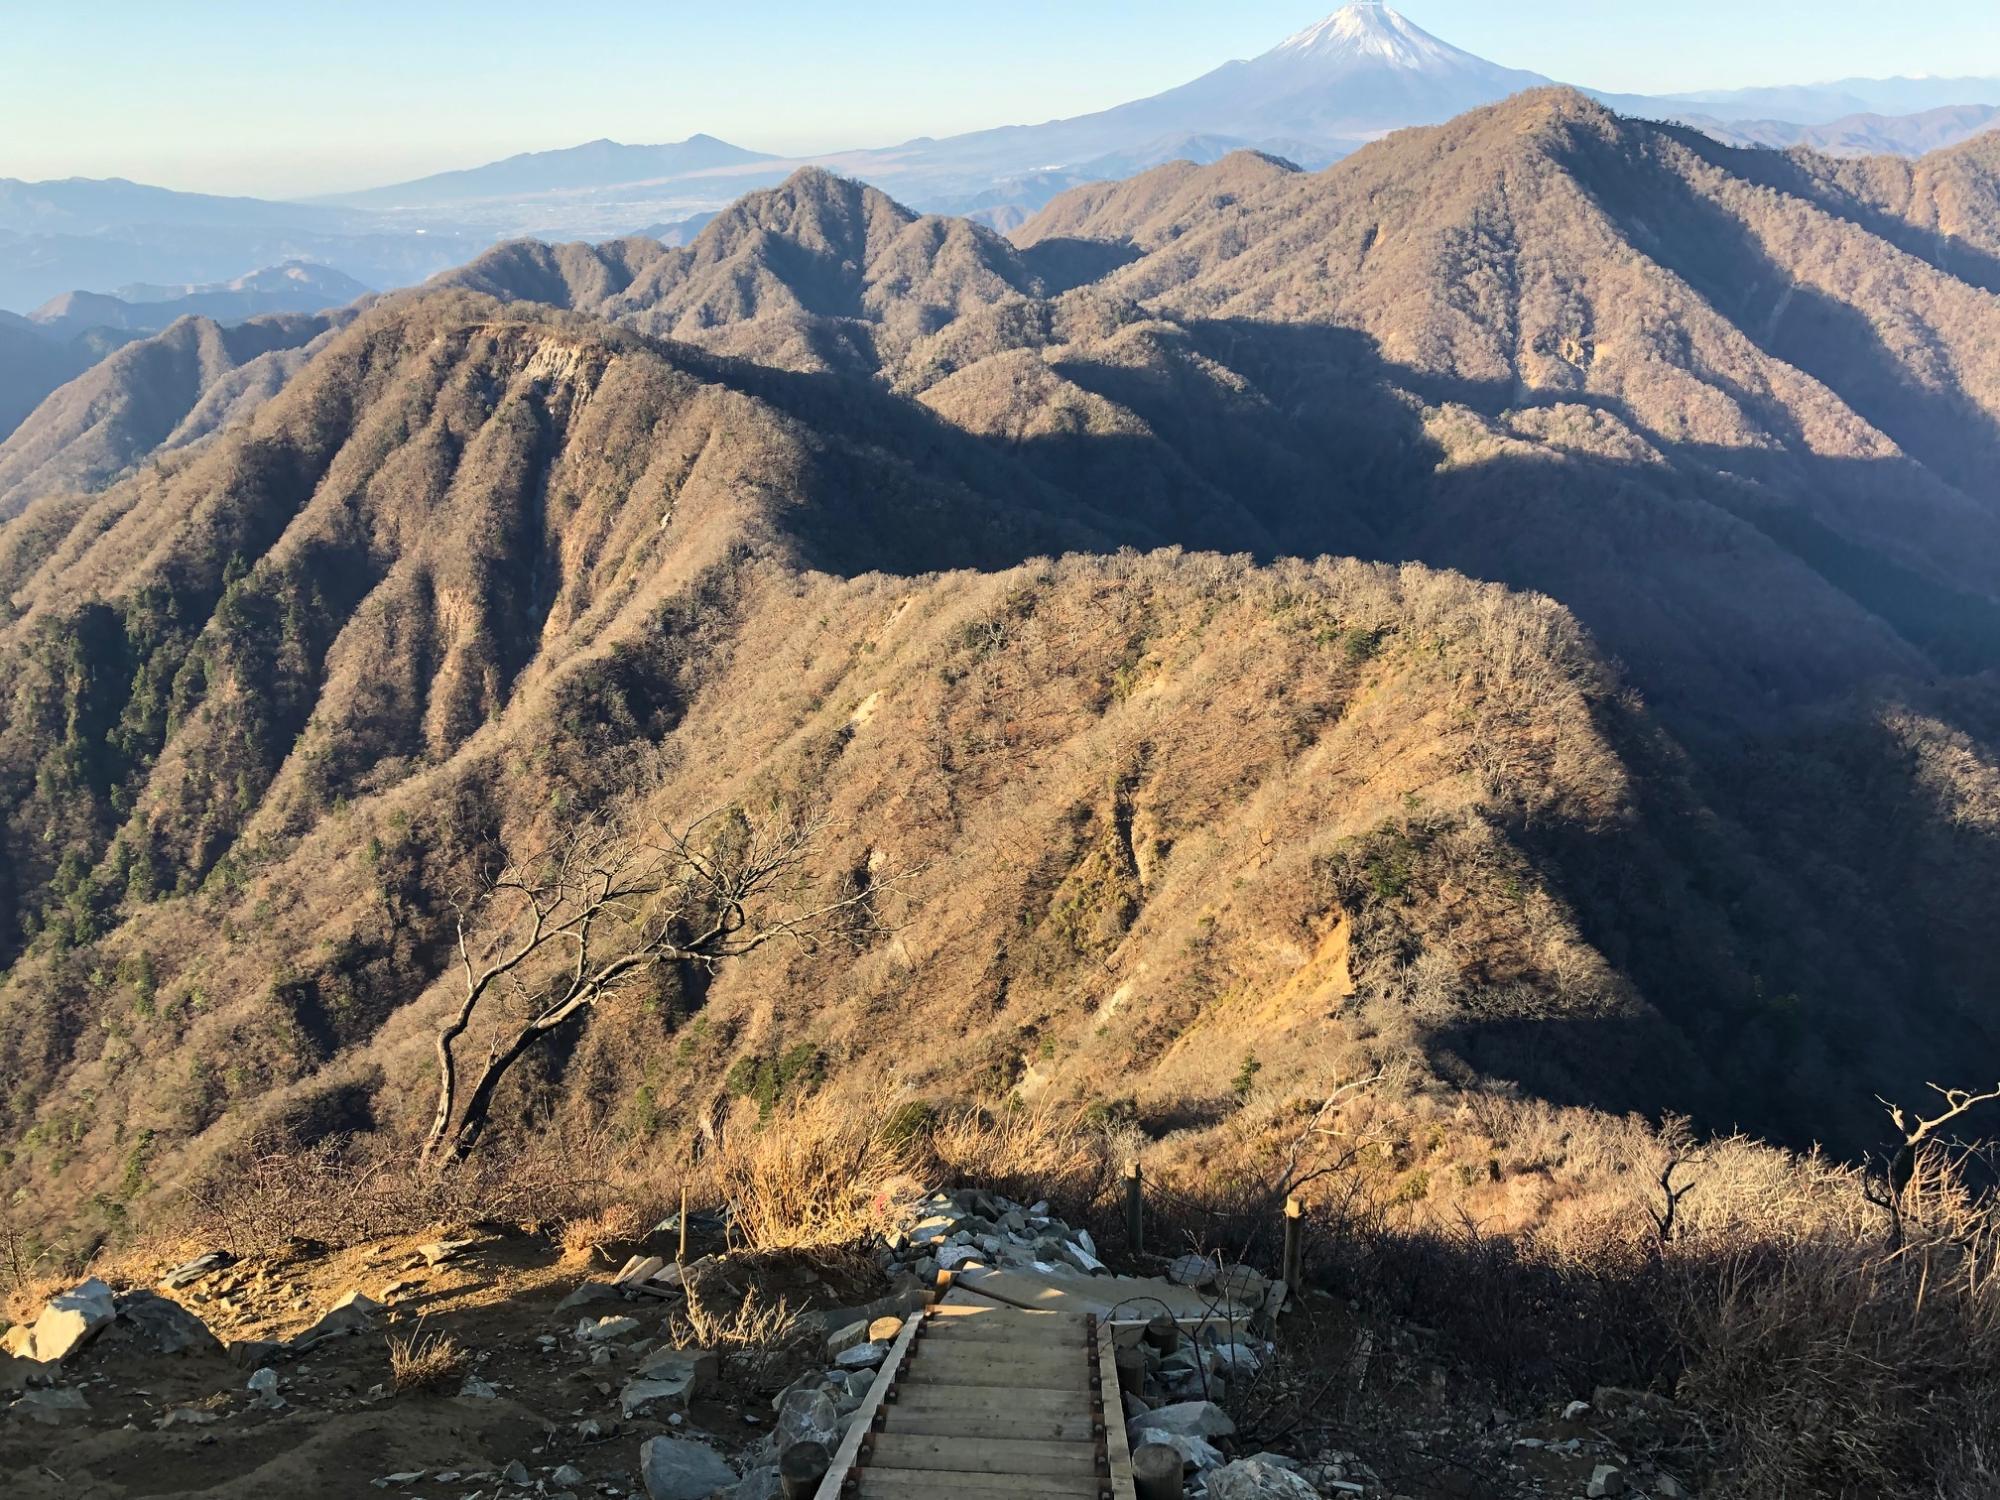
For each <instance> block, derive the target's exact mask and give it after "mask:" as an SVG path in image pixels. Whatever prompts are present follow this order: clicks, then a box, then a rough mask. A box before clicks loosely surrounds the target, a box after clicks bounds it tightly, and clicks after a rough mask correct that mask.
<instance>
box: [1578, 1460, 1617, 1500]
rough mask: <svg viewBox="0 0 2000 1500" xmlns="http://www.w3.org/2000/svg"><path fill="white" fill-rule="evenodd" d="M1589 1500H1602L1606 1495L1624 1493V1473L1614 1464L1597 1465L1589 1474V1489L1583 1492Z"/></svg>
mask: <svg viewBox="0 0 2000 1500" xmlns="http://www.w3.org/2000/svg"><path fill="white" fill-rule="evenodd" d="M1584 1493H1585V1494H1586V1495H1588V1496H1590V1500H1604V1497H1606V1496H1608V1495H1622V1494H1624V1493H1625V1471H1624V1470H1623V1469H1621V1468H1619V1467H1618V1466H1617V1465H1616V1464H1599V1465H1598V1466H1597V1467H1596V1468H1595V1469H1593V1470H1591V1472H1590V1487H1589V1488H1588V1489H1586V1490H1585V1491H1584Z"/></svg>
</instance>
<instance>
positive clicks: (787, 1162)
mask: <svg viewBox="0 0 2000 1500" xmlns="http://www.w3.org/2000/svg"><path fill="white" fill-rule="evenodd" d="M879 1119H880V1116H879V1114H878V1113H877V1112H876V1109H874V1108H868V1107H864V1106H863V1105H862V1104H861V1101H859V1100H857V1099H855V1098H853V1097H851V1096H848V1095H844V1094H838V1093H826V1094H820V1095H816V1096H813V1097H810V1098H808V1099H806V1100H804V1101H802V1102H798V1103H794V1104H792V1105H790V1106H788V1107H786V1108H784V1109H782V1110H781V1111H780V1112H779V1113H778V1114H776V1115H775V1116H774V1117H773V1118H772V1119H771V1120H769V1121H768V1122H766V1123H765V1124H763V1125H762V1126H759V1127H757V1128H755V1129H746V1130H738V1131H732V1132H730V1133H729V1134H728V1135H727V1136H726V1137H725V1139H724V1143H723V1145H722V1146H721V1148H720V1149H719V1150H718V1151H717V1152H716V1153H715V1154H714V1155H713V1156H712V1157H711V1158H710V1160H709V1162H708V1164H707V1168H708V1175H709V1180H710V1182H711V1183H712V1184H713V1188H714V1191H715V1193H716V1194H717V1196H719V1197H720V1198H721V1199H722V1200H723V1201H724V1202H726V1203H728V1205H729V1207H730V1210H731V1213H732V1216H733V1218H732V1224H733V1228H734V1232H735V1233H736V1234H737V1235H739V1236H740V1237H741V1239H742V1240H743V1242H744V1243H745V1244H746V1245H747V1246H748V1247H749V1248H750V1249H752V1250H754V1251H759V1252H764V1253H769V1252H774V1251H785V1250H793V1251H832V1250H837V1249H845V1248H847V1247H851V1246H853V1245H856V1244H859V1243H862V1242H864V1241H866V1240H867V1239H868V1237H869V1236H870V1235H871V1233H874V1232H879V1231H880V1230H881V1229H883V1228H885V1227H886V1226H887V1225H888V1223H889V1222H890V1220H891V1218H892V1210H893V1203H892V1200H891V1199H890V1197H889V1196H888V1194H889V1191H890V1190H891V1188H892V1185H893V1184H894V1183H895V1181H896V1180H897V1179H899V1178H905V1179H906V1178H908V1177H909V1175H910V1173H911V1170H912V1169H913V1167H915V1166H916V1165H917V1163H916V1161H915V1160H914V1159H913V1157H912V1155H911V1153H910V1152H909V1150H908V1148H907V1146H906V1145H904V1144H900V1143H897V1142H895V1141H893V1140H890V1139H885V1137H884V1133H883V1132H882V1130H881V1129H880V1128H879V1125H878V1121H879Z"/></svg>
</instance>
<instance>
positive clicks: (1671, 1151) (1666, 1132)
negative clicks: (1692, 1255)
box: [1646, 1114, 1706, 1245]
mask: <svg viewBox="0 0 2000 1500" xmlns="http://www.w3.org/2000/svg"><path fill="white" fill-rule="evenodd" d="M1660 1143H1661V1145H1663V1146H1664V1147H1665V1148H1666V1161H1665V1162H1664V1163H1663V1164H1662V1165H1661V1167H1660V1177H1659V1183H1660V1207H1658V1208H1648V1209H1647V1210H1646V1213H1647V1215H1648V1216H1649V1217H1651V1219H1652V1221H1653V1232H1654V1233H1655V1234H1656V1235H1657V1236H1658V1237H1659V1241H1660V1243H1661V1244H1662V1245H1670V1244H1672V1243H1673V1240H1674V1236H1675V1234H1677V1233H1678V1232H1679V1230H1680V1223H1679V1215H1680V1209H1681V1199H1683V1198H1685V1197H1686V1196H1687V1195H1688V1194H1689V1193H1691V1192H1693V1191H1694V1190H1695V1188H1696V1186H1698V1183H1696V1182H1684V1183H1682V1184H1681V1185H1680V1186H1679V1187H1676V1186H1674V1177H1675V1176H1676V1174H1678V1173H1679V1171H1680V1170H1681V1168H1682V1167H1696V1166H1700V1165H1701V1164H1702V1162H1703V1161H1704V1160H1706V1158H1705V1156H1704V1155H1703V1153H1702V1152H1701V1151H1700V1150H1698V1149H1697V1148H1696V1145H1695V1138H1694V1122H1693V1121H1692V1120H1690V1119H1689V1118H1688V1117H1687V1116H1686V1115H1673V1114H1670V1115H1668V1116H1667V1117H1666V1118H1665V1119H1664V1120H1663V1121H1661V1122H1660Z"/></svg>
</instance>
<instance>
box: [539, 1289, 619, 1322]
mask: <svg viewBox="0 0 2000 1500" xmlns="http://www.w3.org/2000/svg"><path fill="white" fill-rule="evenodd" d="M624 1300H625V1293H624V1291H623V1290H622V1289H621V1288H619V1287H615V1286H613V1285H611V1283H609V1282H608V1281H586V1282H585V1283H584V1284H583V1285H582V1286H580V1287H578V1288H577V1289H576V1290H575V1291H573V1292H571V1293H570V1294H569V1295H568V1296H567V1297H565V1298H563V1299H562V1301H560V1302H558V1303H557V1304H556V1315H557V1316H558V1317H560V1316H561V1315H562V1314H564V1313H569V1312H574V1311H576V1309H578V1308H579V1307H588V1306H589V1305H590V1304H591V1303H593V1302H623V1301H624Z"/></svg>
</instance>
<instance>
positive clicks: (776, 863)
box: [422, 809, 921, 1163]
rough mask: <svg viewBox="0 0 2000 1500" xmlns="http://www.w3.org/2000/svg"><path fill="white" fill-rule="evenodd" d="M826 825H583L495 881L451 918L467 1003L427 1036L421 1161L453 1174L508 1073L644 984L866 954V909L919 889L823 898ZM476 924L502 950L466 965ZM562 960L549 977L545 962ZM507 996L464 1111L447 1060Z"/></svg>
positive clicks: (875, 884)
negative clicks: (671, 975) (766, 955)
mask: <svg viewBox="0 0 2000 1500" xmlns="http://www.w3.org/2000/svg"><path fill="white" fill-rule="evenodd" d="M829 829H830V823H829V820H828V818H827V817H826V815H825V814H824V813H817V812H815V813H807V814H797V813H791V812H782V811H781V812H779V813H777V814H774V815H773V816H772V817H771V818H769V819H768V820H765V821H762V822H759V821H757V820H755V819H752V818H750V817H748V816H747V815H745V814H744V813H742V812H741V811H740V810H736V809H731V810H728V811H725V812H720V813H710V814H708V815H707V816H705V817H702V818H699V819H697V820H696V821H695V822H693V823H692V824H689V825H688V826H687V827H686V828H684V829H679V830H675V829H666V830H664V831H662V832H661V833H660V834H659V836H658V838H657V841H654V840H650V839H646V838H642V837H640V836H637V835H635V834H633V833H631V832H629V831H628V830H627V829H626V828H624V827H623V826H622V825H620V824H619V823H617V822H615V821H609V820H593V821H589V822H585V823H582V824H579V825H578V826H576V827H575V828H573V829H571V830H569V831H568V832H566V833H564V834H563V835H562V837H560V838H559V839H557V840H556V842H555V843H553V844H552V845H550V846H549V847H548V848H546V849H543V850H539V851H537V852H536V853H534V854H531V855H529V856H528V857H527V858H525V859H522V860H519V861H517V862H515V863H512V864H510V865H508V866H507V867H506V868H504V869H502V870H500V871H499V872H498V873H497V874H496V875H494V876H492V877H491V878H490V879H489V880H488V881H486V882H485V883H484V884H483V885H482V886H481V887H479V888H478V889H476V890H474V891H472V892H470V893H468V894H467V895H466V896H464V897H462V898H461V899H460V900H459V902H458V910H459V920H458V958H459V971H460V974H461V977H462V982H463V985H464V997H463V999H462V1000H461V1001H460V1002H459V1004H458V1007H457V1008H456V1009H455V1010H454V1011H453V1013H452V1014H451V1016H450V1017H449V1018H447V1020H446V1021H445V1023H444V1024H443V1025H442V1026H441V1027H439V1029H438V1032H437V1036H436V1050H437V1076H438V1093H437V1105H436V1109H435V1111H434V1112H433V1115H432V1119H431V1127H430V1131H429V1133H428V1134H427V1136H426V1137H425V1140H424V1147H423V1153H422V1160H423V1161H424V1162H425V1163H431V1162H433V1161H438V1160H444V1161H456V1160H462V1159H463V1158H464V1157H465V1156H466V1155H467V1154H469V1153H470V1152H471V1150H472V1149H473V1147H474V1146H476V1145H477V1144H478V1141H479V1137H480V1136H481V1134H482V1133H483V1132H484V1131H485V1128H486V1124H487V1120H488V1117H489V1115H490V1114H491V1111H492V1104H493V1096H494V1093H495V1091H496V1090H497V1089H498V1087H499V1085H500V1083H501V1080H502V1079H504V1078H505V1077H506V1075H507V1072H508V1070H509V1069H511V1068H512V1067H513V1065H514V1064H515V1063H516V1062H518V1061H519V1060H520V1059H521V1058H522V1057H523V1056H524V1055H525V1054H526V1053H528V1052H529V1051H530V1050H532V1049H533V1048H534V1046H535V1045H536V1044H537V1043H538V1042H540V1041H541V1040H542V1039H543V1038H545V1037H547V1036H549V1035H550V1034H551V1033H553V1032H555V1031H556V1030H558V1029H559V1028H560V1027H562V1026H563V1025H564V1024H566V1023H567V1022H569V1021H570V1020H572V1019H574V1018H575V1017H577V1016H578V1015H580V1014H581V1013H582V1012H584V1011H585V1010H588V1009H589V1008H590V1007H592V1006H594V1005H596V1004H597V1003H598V1002H599V1001H601V1000H604V999H606V998H608V997H610V996H612V995H615V994H617V993H619V992H620V991H622V990H623V989H625V988H626V987H627V986H628V985H630V984H632V983H634V982H635V981H637V980H638V979H640V978H641V977H642V976H643V975H645V974H646V973H647V972H648V971H650V970H654V969H657V968H659V967H661V966H664V965H671V964H695V965H699V966H701V967H703V968H706V969H709V970H713V969H714V968H715V967H716V966H717V965H719V964H721V963H722V962H724V961H725V960H728V959H732V958H741V957H743V956H745V955H747V954H750V953H753V952H755V951H756V950H757V949H759V948H762V947H765V946H766V945H768V944H770V943H773V942H777V941H779V940H780V939H785V940H789V941H793V942H797V943H799V944H801V945H803V946H805V947H807V948H813V947H816V946H817V945H818V944H820V943H822V942H826V941H839V940H846V941H850V942H854V943H859V942H861V941H863V940H864V939H865V938H866V937H867V936H869V935H872V934H873V933H874V932H876V931H877V930H878V919H877V914H876V912H875V910H874V903H875V901H876V899H877V898H878V897H879V896H881V895H882V894H883V893H884V892H885V891H887V890H888V889H890V888H892V887H895V886H899V885H902V884H904V883H906V882H907V881H909V880H910V879H912V878H914V877H915V876H916V875H917V874H918V873H920V869H921V867H916V868H912V869H906V870H900V871H895V872H891V873H887V874H870V873H854V874H850V875H849V876H847V877H846V878H845V879H843V880H841V881H839V882H838V883H837V885H835V886H834V887H833V889H832V890H831V891H825V890H822V889H821V880H820V877H819V875H818V874H817V872H816V871H815V869H814V866H815V864H816V863H817V861H818V860H819V858H820V857H821V856H822V855H823V853H824V852H825V844H826V838H827V835H828V832H829ZM482 915H484V916H486V917H488V918H489V919H491V920H492V921H494V922H496V923H497V927H498V931H499V933H500V936H499V937H498V938H497V939H496V940H494V942H493V944H492V948H491V950H490V951H489V952H487V953H486V954H484V955H482V956H475V951H474V946H473V939H472V937H471V929H472V927H473V926H474V925H475V922H476V920H477V919H478V918H479V917H481V916H482ZM558 954H559V955H561V959H562V962H561V967H560V969H559V970H558V969H556V968H555V965H554V964H553V963H552V962H551V960H552V959H553V958H554V957H555V956H556V955H558ZM496 991H503V992H505V993H506V994H507V995H508V996H509V998H510V999H511V1001H512V1002H513V1003H512V1005H511V1006H510V1010H511V1012H512V1013H513V1016H514V1017H515V1019H511V1020H509V1021H507V1022H504V1023H502V1024H501V1025H500V1026H499V1027H498V1028H497V1029H496V1031H495V1033H494V1035H493V1038H492V1040H491V1042H490V1043H489V1045H488V1047H487V1052H486V1058H485V1061H484V1063H483V1064H482V1065H481V1068H480V1071H479V1073H478V1075H477V1077H476V1078H474V1079H473V1081H472V1086H471V1088H470V1089H469V1090H468V1091H466V1092H465V1094H464V1102H463V1104H462V1105H461V1104H460V1080H459V1076H458V1060H457V1056H456V1046H457V1043H458V1041H459V1039H460V1038H461V1037H462V1036H463V1035H464V1034H465V1032H466V1031H467V1030H468V1029H469V1028H470V1027H471V1025H472V1022H473V1019H474V1017H475V1015H476V1014H477V1013H478V1012H479V1010H480V1008H481V1007H482V1005H484V1004H486V1003H487V1002H488V1001H489V1000H491V999H492V998H493V997H494V995H495V992H496Z"/></svg>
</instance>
